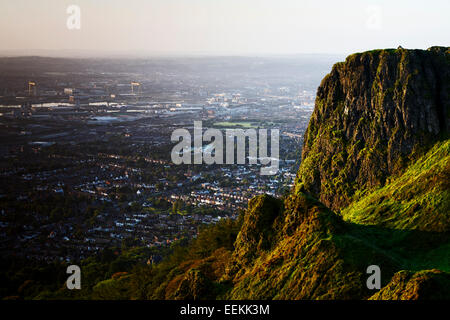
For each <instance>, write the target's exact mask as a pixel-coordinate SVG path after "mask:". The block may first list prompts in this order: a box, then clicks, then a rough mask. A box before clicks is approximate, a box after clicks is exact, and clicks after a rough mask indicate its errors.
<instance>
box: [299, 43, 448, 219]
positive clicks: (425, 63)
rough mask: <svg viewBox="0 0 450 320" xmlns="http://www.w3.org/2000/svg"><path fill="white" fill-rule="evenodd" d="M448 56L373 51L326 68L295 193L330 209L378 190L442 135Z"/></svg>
mask: <svg viewBox="0 0 450 320" xmlns="http://www.w3.org/2000/svg"><path fill="white" fill-rule="evenodd" d="M449 95H450V51H449V49H448V48H444V47H432V48H430V49H428V50H426V51H425V50H406V49H402V48H399V49H397V50H394V49H390V50H374V51H369V52H364V53H357V54H353V55H351V56H349V57H348V58H347V59H346V61H345V62H341V63H337V64H335V65H334V67H333V69H332V71H331V72H330V74H328V75H327V76H326V77H325V78H324V79H323V81H322V83H321V84H320V86H319V88H318V90H317V98H316V106H315V110H314V112H313V114H312V117H311V120H310V123H309V126H308V129H307V131H306V134H305V141H304V148H303V154H302V165H301V167H300V170H299V172H298V182H297V189H298V190H303V191H306V192H308V193H310V194H312V195H314V196H315V197H317V198H318V199H320V200H321V201H322V202H323V203H324V204H325V205H327V206H329V207H330V208H331V209H334V210H340V209H342V208H343V207H345V206H347V205H348V204H349V203H350V202H351V201H352V199H353V198H354V195H355V193H357V192H359V193H361V192H363V191H365V190H371V189H373V188H374V187H377V186H380V185H383V184H384V183H385V181H386V178H387V177H389V176H392V175H394V176H395V175H398V174H399V173H401V172H402V171H403V170H404V169H405V167H406V166H407V165H408V164H410V163H411V161H414V160H416V159H417V158H418V157H419V156H420V155H421V154H423V153H424V152H425V151H426V150H427V149H428V148H429V146H430V145H431V144H432V143H433V142H435V141H437V140H438V139H440V138H442V137H443V136H445V135H446V134H447V133H448V129H449V121H448V120H449V119H448V117H449V115H450V99H449V98H450V96H449Z"/></svg>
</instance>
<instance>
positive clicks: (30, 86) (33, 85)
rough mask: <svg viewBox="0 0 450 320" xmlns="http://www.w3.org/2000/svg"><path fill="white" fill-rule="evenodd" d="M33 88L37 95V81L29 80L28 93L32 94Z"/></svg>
mask: <svg viewBox="0 0 450 320" xmlns="http://www.w3.org/2000/svg"><path fill="white" fill-rule="evenodd" d="M31 88H34V95H36V82H34V81H28V95H29V96H31Z"/></svg>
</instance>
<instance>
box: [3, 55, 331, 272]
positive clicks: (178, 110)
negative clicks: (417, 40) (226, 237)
mask: <svg viewBox="0 0 450 320" xmlns="http://www.w3.org/2000/svg"><path fill="white" fill-rule="evenodd" d="M330 63H331V57H328V56H323V57H318V58H315V59H314V58H312V57H308V56H300V57H298V58H293V57H291V58H254V59H251V58H239V57H236V58H204V59H200V58H186V59H172V60H169V61H159V60H157V59H153V60H125V61H115V60H92V59H84V60H83V59H79V60H76V59H52V58H38V57H30V58H2V59H0V69H1V70H2V76H1V77H0V87H1V88H2V93H1V94H2V96H0V111H1V112H0V131H1V140H2V143H1V162H2V166H1V168H2V171H1V180H2V182H1V190H0V202H1V208H2V209H1V217H0V223H1V225H0V237H1V238H0V239H1V243H2V246H1V250H2V255H20V256H23V257H26V258H32V259H38V260H44V261H47V262H50V261H54V260H60V261H65V262H67V263H69V262H70V263H75V262H77V261H80V260H82V259H85V258H87V257H88V256H89V255H91V254H93V253H95V252H98V251H101V250H102V249H105V248H111V247H118V248H120V247H121V246H122V245H126V244H128V245H132V244H134V245H139V246H147V247H150V248H158V247H164V246H167V245H170V244H171V243H172V242H174V241H177V240H180V239H183V238H186V239H192V238H195V237H196V235H197V233H198V230H199V227H200V226H201V225H204V224H211V223H216V222H217V221H219V220H220V219H223V218H231V219H236V218H237V217H238V215H239V213H240V212H241V211H242V210H245V209H246V208H247V204H248V201H249V200H250V199H251V198H252V197H253V196H255V195H256V194H265V193H266V194H270V195H273V196H275V197H281V196H283V195H284V194H286V193H287V192H288V191H289V190H290V189H291V188H292V186H293V184H294V180H295V176H296V172H297V169H298V166H299V159H300V155H301V146H302V143H303V134H304V131H305V129H306V126H307V124H308V121H309V117H310V115H311V113H312V111H313V107H314V99H315V84H316V83H317V81H318V79H320V77H321V76H322V75H323V74H324V73H325V72H326V70H327V68H328V67H329V65H330ZM284 73H292V74H293V76H292V77H283V76H282V75H283V74H284ZM294 73H295V74H294ZM196 120H201V121H203V127H204V128H203V129H204V130H205V129H207V128H216V129H220V130H225V129H228V128H231V129H233V128H242V129H250V128H255V129H257V128H264V129H270V128H276V129H278V130H280V168H279V171H278V172H277V174H276V175H273V176H262V175H260V173H259V171H260V165H250V164H249V163H248V161H247V164H246V165H238V164H233V165H226V164H224V165H217V164H214V165H194V164H192V165H184V164H182V165H175V164H173V163H172V161H171V159H170V152H171V149H172V147H173V146H174V143H173V142H171V140H170V137H171V133H172V132H173V131H174V130H176V129H177V128H186V129H188V130H192V129H193V125H194V121H196ZM155 252H157V251H155ZM150 258H151V257H149V259H150Z"/></svg>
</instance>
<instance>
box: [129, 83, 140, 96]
mask: <svg viewBox="0 0 450 320" xmlns="http://www.w3.org/2000/svg"><path fill="white" fill-rule="evenodd" d="M134 87H138V93H141V92H142V90H141V84H140V83H139V82H131V94H134Z"/></svg>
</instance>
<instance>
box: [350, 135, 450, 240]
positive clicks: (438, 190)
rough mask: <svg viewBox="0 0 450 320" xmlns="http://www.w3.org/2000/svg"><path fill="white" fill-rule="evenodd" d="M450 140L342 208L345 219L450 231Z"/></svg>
mask: <svg viewBox="0 0 450 320" xmlns="http://www.w3.org/2000/svg"><path fill="white" fill-rule="evenodd" d="M449 189H450V140H446V141H444V142H438V143H437V144H436V145H435V146H434V147H433V148H432V149H431V150H430V151H429V152H428V153H427V154H426V155H424V156H423V157H422V158H420V159H419V160H418V161H417V162H415V163H414V164H412V165H411V166H410V167H409V168H408V169H407V170H406V172H405V173H404V174H402V175H401V176H400V177H398V178H396V179H393V180H392V181H390V182H389V183H387V184H386V185H385V186H384V187H382V188H379V189H377V190H375V191H373V192H372V193H370V194H368V195H366V196H364V197H363V198H361V199H360V200H359V201H356V202H354V203H352V204H351V205H350V206H348V207H347V208H345V209H344V210H343V211H342V215H343V217H344V219H345V220H347V221H351V222H355V223H358V224H365V225H378V226H383V227H387V228H392V229H415V230H421V231H435V232H449V231H450V191H449Z"/></svg>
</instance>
